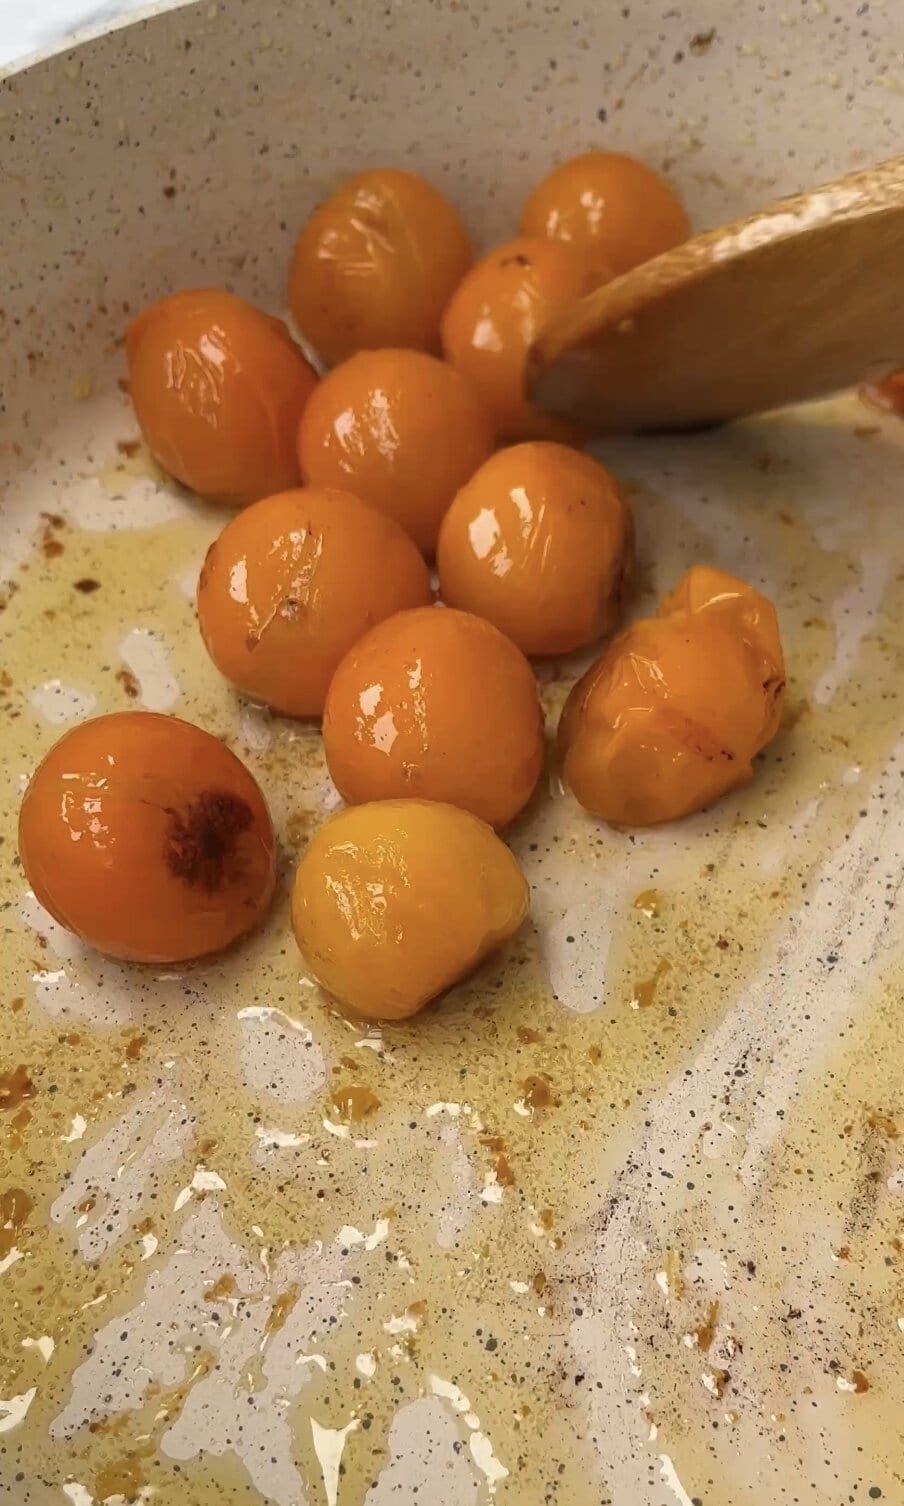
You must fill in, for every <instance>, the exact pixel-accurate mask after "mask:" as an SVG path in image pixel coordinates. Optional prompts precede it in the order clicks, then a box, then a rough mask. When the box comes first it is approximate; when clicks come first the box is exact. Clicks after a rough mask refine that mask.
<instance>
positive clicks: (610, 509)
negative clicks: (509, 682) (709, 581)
mask: <svg viewBox="0 0 904 1506" xmlns="http://www.w3.org/2000/svg"><path fill="white" fill-rule="evenodd" d="M633 542H634V530H633V525H632V521H631V514H630V512H629V510H628V506H627V503H626V502H625V500H624V498H623V496H622V494H621V491H620V490H619V488H618V486H617V484H616V482H615V481H614V479H613V478H612V476H611V475H610V474H609V472H608V471H607V470H606V469H605V467H604V466H602V465H600V463H599V461H598V460H594V458H593V456H592V455H585V454H582V453H581V452H580V451H579V450H574V449H572V448H570V447H569V446H567V445H560V444H555V443H552V442H550V441H544V440H534V441H530V442H527V443H525V444H519V445H513V446H511V448H509V449H506V450H500V451H499V452H498V453H497V454H496V455H493V456H492V457H491V458H490V459H489V460H487V461H486V462H485V464H484V465H482V466H481V468H480V470H479V471H477V472H476V474H475V475H474V476H472V477H471V480H470V481H469V482H467V484H466V485H465V486H463V487H462V489H461V491H460V492H459V493H458V495H457V497H456V498H455V501H454V502H453V504H452V506H451V508H450V509H449V511H448V512H447V514H446V516H445V518H444V519H443V525H442V529H441V531H440V540H439V550H438V554H437V567H438V570H439V581H440V593H441V595H442V598H443V600H444V601H446V602H448V604H449V606H453V607H461V608H463V609H464V610H465V611H468V612H475V613H476V614H477V615H478V616H480V617H485V618H486V619H487V620H488V621H489V622H492V623H494V624H495V626H496V627H498V628H499V629H500V631H501V632H503V633H506V634H507V636H508V637H509V638H511V639H512V641H513V642H514V643H517V645H518V647H519V648H520V649H522V650H523V652H524V653H525V654H564V653H571V652H572V651H573V650H575V649H578V648H583V647H584V646H585V645H586V644H588V643H592V642H594V640H595V639H597V638H602V637H604V636H605V635H606V634H608V633H611V632H612V631H613V629H614V628H615V627H616V626H617V623H618V619H619V616H620V614H621V608H622V599H623V596H624V590H625V578H626V575H627V572H628V569H629V566H630V564H631V560H632V558H633Z"/></svg>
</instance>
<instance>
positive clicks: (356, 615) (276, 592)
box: [198, 486, 432, 716]
mask: <svg viewBox="0 0 904 1506" xmlns="http://www.w3.org/2000/svg"><path fill="white" fill-rule="evenodd" d="M429 601H432V592H431V589H430V577H429V574H428V572H427V567H426V565H425V564H424V561H423V559H422V558H421V556H420V554H419V553H418V551H417V549H416V548H415V546H414V544H413V543H412V541H411V539H410V538H409V537H408V535H407V534H406V533H405V532H404V530H403V529H401V528H400V527H399V525H398V523H395V522H393V520H392V518H389V517H387V516H386V515H385V514H384V513H381V512H378V511H377V509H376V508H375V507H369V506H368V505H367V503H366V502H362V501H361V500H360V498H358V497H355V496H353V495H352V494H351V493H350V492H340V491H330V490H328V489H326V488H323V487H313V486H311V487H300V488H298V489H297V490H295V491H290V492H280V493H279V494H278V495H277V496H275V497H265V498H264V499H263V501H261V502H256V503H255V504H254V506H253V507H247V508H245V510H244V512H240V513H238V514H237V515H236V516H235V517H234V518H233V519H232V521H231V522H230V523H228V524H227V526H226V527H225V528H224V529H223V532H222V533H221V534H220V536H219V538H218V539H216V540H215V542H214V543H213V544H211V546H210V549H209V550H208V553H207V558H206V560H205V561H204V568H203V570H202V571H201V579H200V581H199V583H198V619H199V622H200V625H201V633H202V636H203V638H204V642H205V644H206V646H207V651H208V653H209V654H210V657H211V658H212V659H213V662H214V664H215V665H216V666H217V668H218V669H219V671H220V673H221V674H222V675H224V676H225V677H226V679H227V680H229V681H230V682H231V683H232V684H233V685H234V686H235V687H236V689H237V690H240V691H242V692H243V693H244V694H245V695H247V696H250V697H251V698H252V699H253V700H258V701H263V702H265V703H266V705H268V706H272V707H273V709H274V710H275V711H281V712H283V714H284V715H286V716H319V715H320V713H321V711H322V710H323V702H324V699H325V697H326V692H327V687H328V685H329V683H330V680H331V679H332V676H333V673H334V671H335V669H336V666H337V665H338V664H339V662H340V660H341V659H342V657H343V655H344V654H345V653H347V651H348V650H349V649H350V648H351V647H352V645H353V644H354V643H356V642H357V640H358V639H359V638H360V637H361V635H362V633H365V632H367V630H368V628H370V627H372V626H373V624H374V623H376V622H382V621H383V619H384V617H389V616H391V615H392V613H393V612H398V611H401V610H402V608H404V607H414V606H420V605H422V604H423V603H426V602H429Z"/></svg>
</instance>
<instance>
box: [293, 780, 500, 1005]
mask: <svg viewBox="0 0 904 1506" xmlns="http://www.w3.org/2000/svg"><path fill="white" fill-rule="evenodd" d="M528 901H529V895H528V888H527V883H526V882H525V879H524V876H523V874H522V873H521V870H520V868H519V867H518V864H517V862H516V860H515V858H514V856H513V855H512V853H511V852H510V851H509V849H508V848H507V847H506V846H505V844H504V843H503V842H501V841H500V840H499V838H498V837H497V836H496V835H495V833H494V832H493V831H492V830H491V828H490V827H489V826H487V825H486V824H485V823H484V822H483V821H479V820H477V819H476V818H475V817H474V816H472V815H470V814H469V813H468V812H467V811H463V810H459V809H457V808H456V807H453V806H450V805H438V804H433V803H431V802H429V801H424V800H387V801H375V802H372V803H371V804H369V805H359V806H355V807H352V808H351V809H349V810H344V811H341V812H340V813H339V815H337V816H334V817H333V819H332V820H331V821H328V822H327V823H326V825H324V826H322V827H320V829H319V831H317V832H316V833H315V835H314V836H313V837H312V839H311V841H310V843H309V844H308V847H307V848H306V850H305V853H304V856H303V858H302V860H301V862H300V864H299V866H298V872H297V874H296V877H295V886H294V890H293V895H292V924H293V928H294V931H295V937H296V940H297V942H298V945H299V948H300V950H301V952H302V954H303V956H304V959H305V963H306V965H307V966H308V968H309V969H310V971H311V972H312V973H313V974H314V976H315V977H316V978H317V980H318V982H319V983H320V984H321V985H322V986H323V987H324V988H325V989H326V990H327V992H328V993H329V994H331V995H332V997H333V998H334V999H336V1000H337V1001H338V1002H339V1003H340V1004H342V1005H343V1006H344V1007H345V1008H346V1009H349V1010H351V1011H353V1012H354V1013H356V1014H358V1015H362V1016H364V1017H365V1018H367V1019H376V1020H402V1019H407V1018H408V1017H409V1016H411V1015H413V1014H416V1013H417V1011H418V1010H420V1009H422V1008H423V1007H424V1005H425V1004H427V1003H428V1002H429V1001H430V1000H431V999H434V998H436V996H437V995H438V994H441V993H443V992H444V991H445V990H446V989H447V988H450V987H451V986H452V984H453V983H457V982H458V981H459V980H460V979H462V978H464V977H466V976H467V975H468V974H469V973H471V972H473V970H474V969H475V968H476V967H477V966H478V965H479V964H480V963H481V962H482V961H483V959H484V958H485V957H487V956H488V955H489V954H490V953H491V952H493V951H495V950H496V949H497V947H499V946H501V945H502V944H503V942H505V941H507V940H508V939H509V938H510V937H511V936H513V935H514V933H515V932H516V931H517V929H518V927H519V926H520V925H521V922H522V921H523V919H524V917H525V915H526V914H527V908H528Z"/></svg>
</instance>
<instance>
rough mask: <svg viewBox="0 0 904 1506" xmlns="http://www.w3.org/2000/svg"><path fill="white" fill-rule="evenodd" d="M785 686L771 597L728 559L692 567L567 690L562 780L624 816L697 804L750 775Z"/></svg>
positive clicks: (623, 819)
mask: <svg viewBox="0 0 904 1506" xmlns="http://www.w3.org/2000/svg"><path fill="white" fill-rule="evenodd" d="M784 691H785V667H784V660H783V657H782V649H781V642H780V638H779V630H778V623H777V620H776V616H775V609H774V608H773V606H772V604H771V602H769V601H767V600H766V598H765V597H764V596H761V595H760V593H759V592H758V591H756V590H754V588H753V587H752V586H749V585H747V584H746V583H745V582H744V581H741V580H738V579H736V577H734V576H732V575H727V574H726V573H725V572H724V571H721V570H715V569H711V568H709V567H706V566H700V567H697V568H695V569H692V570H689V571H688V572H687V574H686V575H685V576H684V577H683V578H682V580H681V581H680V582H679V584H678V586H677V587H676V588H675V590H674V591H673V592H672V593H671V595H669V596H667V597H666V598H665V599H664V601H663V603H662V608H661V615H660V616H659V617H653V618H645V619H643V620H641V621H639V622H634V623H632V624H631V625H630V627H628V628H626V629H625V631H624V632H623V633H620V634H619V636H618V637H617V638H615V639H614V640H613V641H612V643H611V644H610V645H609V647H608V648H606V649H605V650H604V652H603V653H602V655H601V656H600V658H599V659H597V661H596V663H595V664H593V665H592V666H591V667H590V669H589V670H588V671H587V673H586V674H585V675H584V676H583V678H582V679H581V680H579V681H578V683H577V684H576V685H575V687H574V689H573V690H572V692H571V695H570V696H569V698H568V701H567V702H566V704H565V709H564V711H563V713H562V718H561V721H560V724H559V748H560V752H561V756H562V760H563V772H564V775H565V780H566V782H567V784H568V785H569V786H570V788H571V789H572V791H573V792H574V794H575V796H576V797H577V799H578V800H579V801H580V803H581V805H583V806H584V808H585V809H586V810H588V811H591V812H592V813H593V814H594V815H596V816H601V817H602V818H603V820H604V821H610V822H612V823H614V824H616V825H620V826H650V825H653V824H655V823H657V822H660V821H671V820H675V819H676V818H677V817H679V816H684V815H687V814H688V813H689V812H690V811H695V810H700V809H702V807H704V806H706V805H709V804H710V803H711V802H712V801H713V800H716V799H717V798H718V797H719V796H720V795H724V794H726V793H727V791H729V790H732V789H735V788H737V787H738V786H739V785H742V784H746V783H747V781H748V780H749V779H750V778H751V777H752V774H753V767H752V760H753V758H754V757H755V755H756V754H757V753H758V752H759V751H760V749H761V748H764V747H765V746H766V744H767V743H768V742H770V741H771V740H772V738H773V737H774V736H775V734H776V732H777V731H778V728H779V724H780V721H781V713H782V703H783V697H784Z"/></svg>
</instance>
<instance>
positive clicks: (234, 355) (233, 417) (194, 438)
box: [126, 288, 317, 506]
mask: <svg viewBox="0 0 904 1506" xmlns="http://www.w3.org/2000/svg"><path fill="white" fill-rule="evenodd" d="M126 354H127V356H128V363H129V391H130V393H131V397H132V403H133V405H134V408H135V415H136V417H137V419H138V423H139V426H140V428H141V432H142V434H143V435H144V438H145V440H146V441H147V444H148V448H149V449H150V451H151V453H152V454H153V455H154V457H155V458H156V459H157V460H158V461H159V462H160V464H161V465H162V466H163V468H164V470H166V471H169V473H170V475H171V476H175V478H176V480H177V481H181V482H182V484H183V485H184V486H188V487H191V489H192V490H193V491H196V492H198V493H199V495H200V496H202V497H206V498H207V499H208V500H209V501H211V502H219V503H222V504H224V505H227V506H243V505H244V504H246V503H248V502H254V501H256V500H257V498H258V497H265V496H267V495H269V493H271V492H277V491H282V490H283V489H284V488H285V487H288V486H294V485H295V484H296V482H297V481H298V479H299V471H298V456H297V454H296V449H295V438H296V435H297V433H298V423H299V420H300V418H301V415H302V412H303V410H304V405H305V403H306V402H307V400H308V398H309V397H310V395H311V393H312V392H313V390H314V388H315V386H316V385H317V376H316V374H315V372H314V371H313V370H312V368H311V367H310V366H309V365H308V363H307V361H306V360H305V359H304V356H303V355H302V354H301V351H300V350H299V349H298V347H297V345H296V344H295V343H294V341H293V340H292V338H291V336H290V335H289V332H288V330H287V329H286V327H285V325H284V324H283V323H282V322H281V320H279V319H271V318H270V316H269V315H268V314H263V313H261V311H260V309H256V308H254V306H253V305H252V304H250V303H246V302H245V300H244V299H243V298H236V297H235V296H234V295H233V294H232V293H224V292H221V291H218V290H216V289H211V288H200V289H195V290H191V291H187V292H183V293H174V294H173V295H172V296H171V297H169V298H163V299H161V300H160V302H159V303H155V304H153V305H152V306H151V307H150V308H147V309H145V310H144V312H143V313H142V314H139V316H138V318H137V319H135V320H134V322H133V323H132V324H131V325H130V326H129V329H128V332H127V335H126Z"/></svg>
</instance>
